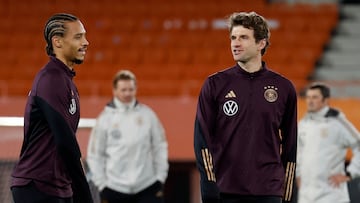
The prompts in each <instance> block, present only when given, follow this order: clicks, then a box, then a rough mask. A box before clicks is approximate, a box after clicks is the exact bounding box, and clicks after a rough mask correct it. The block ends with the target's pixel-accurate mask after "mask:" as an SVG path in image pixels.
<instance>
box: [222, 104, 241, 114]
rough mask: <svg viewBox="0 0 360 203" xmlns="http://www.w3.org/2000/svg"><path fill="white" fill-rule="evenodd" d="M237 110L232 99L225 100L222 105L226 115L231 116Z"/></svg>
mask: <svg viewBox="0 0 360 203" xmlns="http://www.w3.org/2000/svg"><path fill="white" fill-rule="evenodd" d="M238 110H239V107H238V105H237V103H236V102H234V101H233V100H229V101H227V102H225V104H224V105H223V111H224V113H225V114H226V115H227V116H233V115H235V114H236V113H237V112H238Z"/></svg>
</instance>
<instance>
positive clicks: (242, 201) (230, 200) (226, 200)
mask: <svg viewBox="0 0 360 203" xmlns="http://www.w3.org/2000/svg"><path fill="white" fill-rule="evenodd" d="M221 200H222V201H221V203H281V202H282V200H281V197H276V196H239V195H232V194H221Z"/></svg>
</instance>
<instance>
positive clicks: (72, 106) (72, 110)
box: [69, 99, 76, 115]
mask: <svg viewBox="0 0 360 203" xmlns="http://www.w3.org/2000/svg"><path fill="white" fill-rule="evenodd" d="M69 113H70V114H71V115H74V114H75V113H76V102H75V99H71V103H70V107H69Z"/></svg>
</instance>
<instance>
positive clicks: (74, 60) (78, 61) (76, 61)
mask: <svg viewBox="0 0 360 203" xmlns="http://www.w3.org/2000/svg"><path fill="white" fill-rule="evenodd" d="M72 62H74V63H75V64H82V63H83V62H84V60H80V59H76V58H75V59H73V60H72Z"/></svg>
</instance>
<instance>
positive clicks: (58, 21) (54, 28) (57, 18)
mask: <svg viewBox="0 0 360 203" xmlns="http://www.w3.org/2000/svg"><path fill="white" fill-rule="evenodd" d="M77 20H79V19H78V18H77V17H76V16H74V15H71V14H67V13H57V14H55V15H53V16H51V17H50V18H49V19H48V21H47V22H46V24H45V29H44V38H45V41H46V53H47V55H49V56H55V53H54V47H53V45H52V42H51V39H52V37H53V36H60V37H64V35H65V32H66V29H67V28H66V27H65V22H74V21H77Z"/></svg>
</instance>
